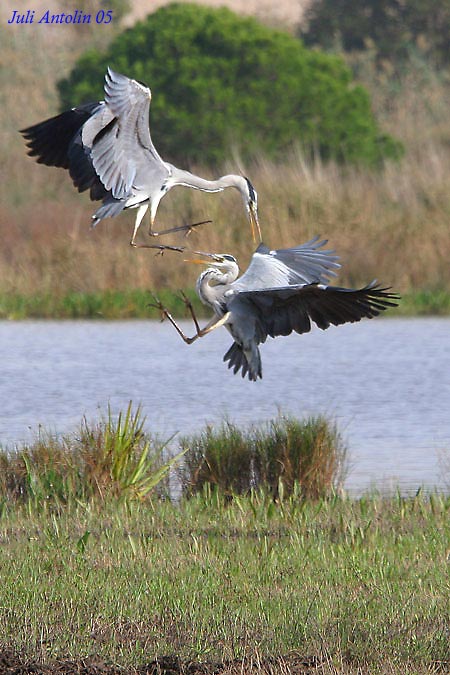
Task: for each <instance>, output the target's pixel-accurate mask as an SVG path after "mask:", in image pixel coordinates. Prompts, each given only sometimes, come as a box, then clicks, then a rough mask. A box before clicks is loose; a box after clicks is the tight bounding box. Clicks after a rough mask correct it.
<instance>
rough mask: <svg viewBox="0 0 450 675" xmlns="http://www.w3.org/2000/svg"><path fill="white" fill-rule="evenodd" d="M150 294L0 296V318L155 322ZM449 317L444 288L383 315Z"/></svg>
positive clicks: (411, 295)
mask: <svg viewBox="0 0 450 675" xmlns="http://www.w3.org/2000/svg"><path fill="white" fill-rule="evenodd" d="M156 295H157V296H158V298H159V299H160V300H161V301H162V302H163V304H164V305H165V306H166V307H167V309H168V310H169V311H170V312H171V314H172V315H173V316H175V317H185V316H188V314H187V312H186V308H185V305H184V303H183V301H182V299H181V298H180V295H179V293H178V292H174V291H171V290H169V289H164V288H163V289H161V290H160V291H159V290H158V291H156ZM186 295H187V296H188V297H189V299H190V300H191V302H192V304H193V306H194V308H195V311H196V313H197V315H198V316H199V317H205V316H208V310H207V309H206V308H205V307H204V305H202V304H201V302H200V300H199V299H198V297H197V295H196V293H195V290H193V289H188V290H187V291H186ZM152 302H153V300H152V291H151V290H141V289H130V290H128V291H98V292H94V293H89V292H71V293H67V294H65V295H62V296H60V295H58V294H57V293H54V294H51V293H36V294H35V295H32V294H22V293H20V294H19V293H0V319H14V320H20V319H156V318H159V317H160V312H159V311H158V310H157V309H155V308H154V307H151V306H149V305H150V303H152ZM432 315H433V316H449V315H450V292H449V291H447V290H445V289H438V290H428V291H427V290H419V291H415V292H413V291H411V292H408V293H405V294H404V295H403V296H402V298H401V300H400V303H399V307H398V308H394V309H391V310H389V312H386V314H383V316H432Z"/></svg>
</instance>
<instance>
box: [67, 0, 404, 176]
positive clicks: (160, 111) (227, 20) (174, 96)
mask: <svg viewBox="0 0 450 675" xmlns="http://www.w3.org/2000/svg"><path fill="white" fill-rule="evenodd" d="M108 65H109V66H111V67H112V68H113V69H115V70H117V71H119V72H122V73H124V74H126V75H128V76H130V77H134V78H136V79H138V80H140V81H142V82H145V83H148V84H149V85H150V86H151V88H152V92H153V98H152V107H151V113H150V115H151V129H152V135H153V138H154V140H155V144H156V146H157V148H158V150H159V151H160V153H161V154H162V155H163V156H164V157H166V158H167V159H171V160H172V161H176V162H183V163H184V164H185V163H186V162H187V161H189V162H200V163H203V164H204V163H210V164H215V163H222V162H223V161H224V160H225V159H227V157H229V155H230V153H231V148H233V147H236V148H237V149H238V150H239V152H240V153H241V155H242V156H243V157H244V159H248V158H249V157H252V156H254V155H256V154H259V153H265V154H266V155H267V156H269V157H272V158H275V159H277V158H278V159H279V158H281V157H282V156H283V154H284V153H285V152H286V151H287V150H288V149H289V148H290V147H292V144H293V143H296V142H297V143H299V144H301V146H303V148H304V149H305V150H306V151H309V152H318V153H320V155H321V156H322V157H323V158H335V159H337V160H339V161H349V162H361V163H364V164H366V165H376V164H377V163H379V162H380V161H381V160H382V159H383V158H384V157H395V156H397V155H398V154H399V152H400V151H401V150H400V145H399V144H398V143H397V142H396V141H394V140H393V139H392V138H390V137H389V136H387V135H385V134H383V133H381V132H380V130H379V128H378V125H377V123H376V121H375V119H374V117H373V114H372V112H371V108H370V101H369V97H368V94H367V91H366V90H365V89H364V88H363V87H361V86H357V85H355V84H354V82H353V81H352V75H351V72H350V70H349V69H348V68H347V66H346V65H345V64H344V62H343V60H342V59H341V58H340V57H337V56H331V55H329V54H324V53H320V52H317V51H312V50H309V49H307V48H305V47H304V46H303V44H302V43H301V42H300V41H299V40H298V39H296V38H294V37H292V36H290V35H288V34H286V33H283V32H281V31H276V30H272V29H269V28H267V27H265V26H263V25H261V24H260V23H258V22H257V21H256V20H255V19H252V18H240V17H238V16H236V15H235V14H234V13H232V12H231V11H230V10H228V9H225V8H221V9H217V10H215V9H211V8H208V7H202V6H199V5H191V4H173V5H168V6H166V7H163V8H161V9H159V10H158V11H156V12H155V13H154V14H151V15H149V16H148V17H147V18H146V19H145V20H144V21H142V22H139V23H137V24H136V25H135V26H134V27H133V28H130V29H128V30H126V31H124V32H123V33H121V34H120V35H119V36H118V37H117V38H116V39H115V40H114V41H113V42H112V43H111V45H110V46H109V48H108V49H107V51H106V52H104V53H100V52H98V51H96V50H91V51H89V52H87V53H85V54H84V55H83V56H82V57H81V58H80V60H79V61H78V62H77V64H76V65H75V67H74V69H73V70H72V72H71V74H70V76H69V77H68V78H67V79H66V80H63V81H62V82H60V83H59V91H60V98H61V104H62V107H63V108H66V107H68V106H73V105H76V104H79V103H81V102H85V101H87V100H92V99H94V100H95V99H96V98H101V96H102V91H101V84H102V81H103V76H104V73H105V70H106V67H107V66H108Z"/></svg>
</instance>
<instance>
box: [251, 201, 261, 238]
mask: <svg viewBox="0 0 450 675" xmlns="http://www.w3.org/2000/svg"><path fill="white" fill-rule="evenodd" d="M248 217H249V218H250V227H251V228H252V237H253V241H254V242H255V243H256V242H257V241H258V239H257V238H256V233H258V237H259V241H262V234H261V228H260V226H259V220H258V216H257V214H256V211H255V210H254V209H253V208H252V207H250V210H249V212H248Z"/></svg>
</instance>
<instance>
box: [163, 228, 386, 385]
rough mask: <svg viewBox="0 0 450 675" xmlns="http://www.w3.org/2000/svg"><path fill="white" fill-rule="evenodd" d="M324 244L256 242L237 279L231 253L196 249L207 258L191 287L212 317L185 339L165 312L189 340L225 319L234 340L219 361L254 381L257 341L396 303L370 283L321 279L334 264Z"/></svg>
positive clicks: (330, 273)
mask: <svg viewBox="0 0 450 675" xmlns="http://www.w3.org/2000/svg"><path fill="white" fill-rule="evenodd" d="M325 244H326V241H319V238H318V237H316V238H314V239H312V240H311V241H308V242H307V243H305V244H302V245H301V246H297V247H294V248H289V249H279V250H274V251H272V250H269V249H268V248H267V247H266V246H264V245H263V244H261V245H260V246H259V247H258V248H257V249H256V251H255V253H254V254H253V257H252V260H251V262H250V265H249V267H248V269H247V271H246V272H245V273H244V274H243V275H242V276H241V277H239V278H238V274H239V268H238V265H237V262H236V260H235V258H234V257H233V256H231V255H229V254H224V255H219V254H202V255H204V256H206V257H208V258H209V259H210V260H209V262H208V268H207V269H206V270H205V271H204V272H202V274H201V275H200V276H199V278H198V280H197V293H198V295H199V297H200V299H201V300H202V302H204V303H205V304H206V305H208V306H210V307H211V308H212V309H213V310H214V315H215V316H214V318H213V319H212V321H211V322H210V323H209V324H208V325H207V326H206V327H205V328H204V329H199V328H198V330H197V335H196V336H194V337H193V338H186V336H184V334H183V333H182V331H181V329H180V328H179V327H178V326H177V325H176V324H175V322H174V320H173V319H172V317H171V316H170V315H169V314H168V312H167V311H165V310H164V312H165V315H166V316H167V317H168V318H169V319H170V320H171V321H172V323H173V324H174V325H175V327H176V328H177V330H178V332H179V333H180V335H181V336H182V337H183V339H185V341H186V342H188V343H190V342H192V341H193V340H195V339H196V338H197V337H201V336H203V335H206V334H207V333H208V332H210V331H211V330H213V329H215V328H217V327H218V326H221V325H224V326H225V327H226V328H227V329H228V331H229V332H230V334H231V335H232V337H233V339H234V342H233V344H232V345H231V347H230V349H229V350H228V351H227V353H226V354H225V356H224V361H225V362H228V367H229V368H231V369H232V370H233V372H234V373H237V372H239V371H241V374H242V377H245V376H248V378H249V379H250V380H257V379H258V378H260V377H262V368H261V356H260V352H259V348H258V345H260V344H261V343H264V342H265V341H266V339H267V337H273V338H274V337H277V336H280V335H289V334H290V333H292V332H296V333H300V334H301V333H307V332H308V331H310V330H311V325H312V323H315V324H316V325H317V326H318V327H319V328H321V329H322V330H325V329H326V328H328V327H329V326H330V325H335V326H339V325H341V324H344V323H349V322H350V323H353V322H355V321H360V320H361V319H362V318H368V319H371V318H373V317H375V316H378V315H379V314H380V312H382V311H384V310H386V309H387V308H388V307H395V306H396V305H397V304H398V303H397V302H396V301H397V300H398V299H399V296H397V295H396V294H395V293H391V292H390V289H389V288H381V287H380V285H379V284H378V283H377V282H376V281H372V282H371V283H370V284H368V285H367V286H364V287H363V288H360V289H351V288H341V287H339V286H330V285H328V284H327V282H328V279H329V278H330V276H334V275H335V274H336V272H335V270H336V269H337V268H339V267H340V265H339V264H338V262H337V259H338V258H337V256H336V255H335V254H334V252H333V251H330V250H323V246H324V245H325ZM192 262H203V263H205V261H204V260H194V261H192ZM191 311H192V312H193V310H192V308H191ZM193 316H194V314H193ZM194 320H195V316H194ZM195 321H196V320H195ZM196 325H197V326H198V323H197V321H196Z"/></svg>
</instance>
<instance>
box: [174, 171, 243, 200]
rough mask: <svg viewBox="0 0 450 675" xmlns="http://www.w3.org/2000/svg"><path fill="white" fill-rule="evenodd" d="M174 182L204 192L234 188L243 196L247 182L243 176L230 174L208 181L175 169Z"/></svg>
mask: <svg viewBox="0 0 450 675" xmlns="http://www.w3.org/2000/svg"><path fill="white" fill-rule="evenodd" d="M172 180H173V182H174V185H186V186H188V187H192V188H194V189H196V190H203V191H204V192H220V191H221V190H225V189H226V188H229V187H234V188H236V189H237V190H239V192H241V194H245V190H246V182H245V178H243V176H238V175H236V174H233V173H230V174H227V175H226V176H221V177H220V178H217V179H215V180H208V179H206V178H202V177H201V176H196V175H195V174H193V173H190V171H184V170H182V169H177V168H176V167H173V173H172Z"/></svg>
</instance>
